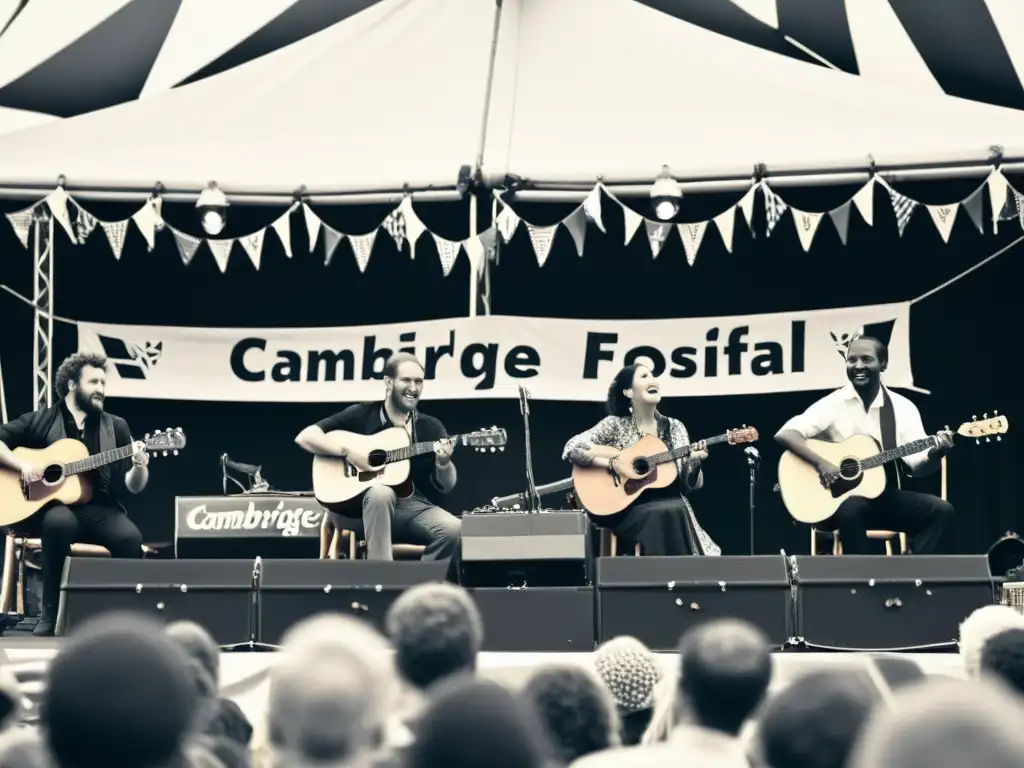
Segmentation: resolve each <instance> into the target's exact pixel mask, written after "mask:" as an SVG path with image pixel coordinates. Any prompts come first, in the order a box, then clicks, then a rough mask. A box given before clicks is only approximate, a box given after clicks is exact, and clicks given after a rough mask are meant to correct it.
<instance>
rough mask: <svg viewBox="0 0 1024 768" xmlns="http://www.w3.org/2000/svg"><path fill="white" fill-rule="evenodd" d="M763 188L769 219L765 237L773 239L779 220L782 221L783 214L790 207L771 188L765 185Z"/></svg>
mask: <svg viewBox="0 0 1024 768" xmlns="http://www.w3.org/2000/svg"><path fill="white" fill-rule="evenodd" d="M762 188H763V190H764V207H765V215H766V217H767V226H766V227H765V235H767V236H768V237H771V236H772V232H774V231H775V227H777V226H778V224H779V220H780V219H782V214H784V213H785V212H786V209H787V208H789V206H788V205H786V203H785V202H784V201H783V199H782V198H781V197H779V196H778V195H776V194H775V190H773V189H772V188H771V187H770V186H768V185H767V184H763V185H762Z"/></svg>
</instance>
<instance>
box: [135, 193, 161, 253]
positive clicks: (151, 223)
mask: <svg viewBox="0 0 1024 768" xmlns="http://www.w3.org/2000/svg"><path fill="white" fill-rule="evenodd" d="M159 199H160V198H156V197H151V198H150V199H149V200H147V201H146V202H145V203H143V204H142V207H141V208H139V210H137V211H136V212H135V213H133V214H132V220H133V221H134V222H135V226H136V227H138V228H139V232H141V233H142V236H143V237H144V238H146V246H147V248H148V250H149V251H152V250H153V249H154V248H155V247H156V232H157V228H158V227H159V226H160V225H161V224H163V218H162V217H161V216H160V215H159V214H158V213H157V210H156V203H157V202H158V201H159Z"/></svg>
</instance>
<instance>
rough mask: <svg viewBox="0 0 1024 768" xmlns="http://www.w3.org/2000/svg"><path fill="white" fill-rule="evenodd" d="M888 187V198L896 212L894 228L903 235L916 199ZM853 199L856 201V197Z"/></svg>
mask: <svg viewBox="0 0 1024 768" xmlns="http://www.w3.org/2000/svg"><path fill="white" fill-rule="evenodd" d="M888 189H889V200H890V202H892V211H893V213H895V214H896V229H897V230H898V231H899V233H900V237H903V231H904V230H905V229H906V228H907V224H909V223H910V217H911V216H913V215H914V209H915V208H917V201H916V200H911V199H910V198H909V197H907V196H906V195H902V194H900V193H899V192H897V191H896V190H895V189H893V188H892V187H888ZM858 194H860V193H858ZM854 201H856V198H854Z"/></svg>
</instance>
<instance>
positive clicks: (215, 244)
mask: <svg viewBox="0 0 1024 768" xmlns="http://www.w3.org/2000/svg"><path fill="white" fill-rule="evenodd" d="M206 244H207V245H209V246H210V253H212V254H213V260H214V261H215V262H217V268H218V269H219V270H220V271H221V274H224V273H225V272H227V271H228V259H230V258H231V246H233V245H234V244H235V241H234V240H233V239H231V238H226V239H224V240H213V239H210V240H207V241H206Z"/></svg>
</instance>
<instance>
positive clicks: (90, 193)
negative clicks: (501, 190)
mask: <svg viewBox="0 0 1024 768" xmlns="http://www.w3.org/2000/svg"><path fill="white" fill-rule="evenodd" d="M67 190H68V193H69V194H70V195H71V196H72V197H74V198H75V199H77V200H82V201H85V200H99V201H107V202H135V201H138V202H139V203H144V202H145V201H146V200H149V198H151V197H152V196H153V190H151V189H150V190H147V191H141V190H123V191H118V190H111V189H88V188H82V189H75V188H74V187H73V186H69V187H68V188H67ZM52 191H53V188H52V187H50V188H43V187H38V186H32V187H10V186H8V187H0V198H13V199H17V200H21V199H24V198H25V197H28V196H31V195H33V194H38V195H39V197H41V198H42V197H46V196H47V195H49V194H50V193H51V192H52ZM225 194H226V195H227V196H228V199H229V200H230V201H231V202H232V203H235V204H241V205H282V206H287V205H291V204H292V203H294V202H295V193H294V192H292V193H290V194H287V195H283V194H266V195H261V194H251V193H250V194H232V193H231V192H230V191H229V190H225ZM406 196H408V197H411V198H412V199H413V200H416V201H417V202H451V201H454V200H458V199H460V197H461V195H460V194H459V193H458V191H456V190H455V189H427V190H421V191H419V192H410V193H408V195H407V194H406V193H405V192H403V191H394V192H362V193H352V194H323V195H317V194H310V195H303V199H305V200H308V201H309V202H311V203H319V204H321V205H368V204H378V203H394V204H395V205H398V204H399V203H401V202H402V199H403V198H405V197H406ZM160 197H161V198H162V199H163V200H166V201H167V202H169V203H195V202H196V200H197V199H199V190H196V191H195V192H182V191H171V192H168V191H167V190H164V191H162V192H161V193H160Z"/></svg>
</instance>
